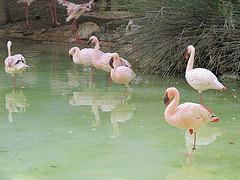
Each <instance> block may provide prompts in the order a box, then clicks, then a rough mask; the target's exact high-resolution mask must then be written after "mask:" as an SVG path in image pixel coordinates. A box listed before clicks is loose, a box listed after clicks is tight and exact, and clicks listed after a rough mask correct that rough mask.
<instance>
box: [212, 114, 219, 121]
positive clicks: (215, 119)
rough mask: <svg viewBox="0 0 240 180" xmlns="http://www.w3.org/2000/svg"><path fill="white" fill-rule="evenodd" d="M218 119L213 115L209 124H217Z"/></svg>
mask: <svg viewBox="0 0 240 180" xmlns="http://www.w3.org/2000/svg"><path fill="white" fill-rule="evenodd" d="M219 121H220V119H219V118H218V117H216V116H215V115H213V116H212V118H211V122H219Z"/></svg>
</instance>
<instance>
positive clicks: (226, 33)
mask: <svg viewBox="0 0 240 180" xmlns="http://www.w3.org/2000/svg"><path fill="white" fill-rule="evenodd" d="M154 7H155V8H154V9H155V10H156V9H158V10H159V9H161V10H160V11H159V12H160V13H158V16H155V17H154V18H150V19H149V18H143V19H139V23H140V24H141V26H142V30H141V31H140V32H139V33H137V34H134V35H129V36H127V37H126V38H125V40H127V42H128V43H130V44H132V46H133V49H132V50H131V51H130V52H129V54H130V56H131V57H132V58H133V59H135V60H138V61H137V62H138V65H139V66H140V67H141V68H142V69H143V71H144V72H153V73H158V74H161V75H163V76H171V75H180V76H181V75H183V74H184V72H185V68H186V62H185V61H184V60H183V58H182V57H181V54H182V52H183V50H184V48H185V47H187V46H188V45H190V44H192V45H193V46H195V48H196V57H195V66H196V67H204V68H207V69H210V70H211V71H213V72H214V73H216V74H217V75H220V74H223V73H225V72H230V73H232V74H239V72H240V29H239V23H240V22H239V21H238V19H239V18H240V7H239V2H237V1H221V0H219V1H216V0H211V1H209V0H202V1H199V0H193V1H192V0H184V1H173V0H172V1H168V2H167V1H166V2H164V1H161V2H158V3H157V2H155V6H154ZM156 15H157V13H156Z"/></svg>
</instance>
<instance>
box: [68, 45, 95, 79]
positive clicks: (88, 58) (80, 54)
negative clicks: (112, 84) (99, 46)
mask: <svg viewBox="0 0 240 180" xmlns="http://www.w3.org/2000/svg"><path fill="white" fill-rule="evenodd" d="M93 51H94V49H93V48H84V49H81V50H80V49H79V48H78V47H72V48H71V49H70V50H69V56H70V58H71V60H72V61H73V63H75V64H81V65H84V66H91V79H92V80H93V66H92V56H93Z"/></svg>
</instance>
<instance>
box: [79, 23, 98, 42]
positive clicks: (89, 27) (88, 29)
mask: <svg viewBox="0 0 240 180" xmlns="http://www.w3.org/2000/svg"><path fill="white" fill-rule="evenodd" d="M78 32H79V35H80V37H81V38H82V39H88V38H89V36H90V35H91V34H92V33H93V32H100V28H99V26H98V25H97V24H96V23H94V22H84V23H82V24H80V25H79V28H78Z"/></svg>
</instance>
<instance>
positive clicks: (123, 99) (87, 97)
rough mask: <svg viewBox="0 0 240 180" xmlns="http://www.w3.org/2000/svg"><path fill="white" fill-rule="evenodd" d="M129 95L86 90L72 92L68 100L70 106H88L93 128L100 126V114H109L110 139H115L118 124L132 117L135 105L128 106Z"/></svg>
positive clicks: (91, 89)
mask: <svg viewBox="0 0 240 180" xmlns="http://www.w3.org/2000/svg"><path fill="white" fill-rule="evenodd" d="M130 98H131V97H130V95H128V96H126V95H125V93H124V92H116V91H115V92H113V91H107V92H106V91H103V90H100V89H95V88H88V89H86V90H84V91H81V92H73V95H72V96H71V97H70V98H69V104H70V105H72V106H89V107H91V112H92V113H93V115H94V123H93V124H92V126H93V127H94V128H96V127H98V126H99V125H100V112H101V111H102V112H111V125H112V130H111V131H112V133H111V135H110V137H112V138H116V137H118V136H119V135H120V131H119V125H118V124H119V123H123V122H126V121H127V120H129V119H130V118H131V117H132V116H133V112H134V111H135V105H132V104H128V103H127V101H129V100H130Z"/></svg>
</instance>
